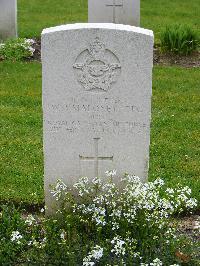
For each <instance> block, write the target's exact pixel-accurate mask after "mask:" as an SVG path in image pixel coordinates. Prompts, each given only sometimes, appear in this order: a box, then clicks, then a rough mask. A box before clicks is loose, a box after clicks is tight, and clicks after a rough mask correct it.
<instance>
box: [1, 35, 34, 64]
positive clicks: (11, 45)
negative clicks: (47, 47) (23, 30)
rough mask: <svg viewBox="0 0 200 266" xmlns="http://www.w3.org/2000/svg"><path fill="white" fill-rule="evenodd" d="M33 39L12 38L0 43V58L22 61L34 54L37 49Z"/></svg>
mask: <svg viewBox="0 0 200 266" xmlns="http://www.w3.org/2000/svg"><path fill="white" fill-rule="evenodd" d="M34 43H35V41H34V40H32V39H25V38H17V39H10V40H8V41H6V42H5V43H1V44H0V58H2V59H5V60H10V61H21V60H23V59H25V58H29V57H31V56H33V53H34V51H35V49H34V48H33V47H32V45H33V44H34Z"/></svg>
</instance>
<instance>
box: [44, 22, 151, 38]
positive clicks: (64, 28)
mask: <svg viewBox="0 0 200 266" xmlns="http://www.w3.org/2000/svg"><path fill="white" fill-rule="evenodd" d="M80 29H108V30H120V31H129V32H135V33H139V34H143V35H148V36H152V37H153V31H152V30H147V29H143V28H139V27H135V26H130V25H123V24H114V23H75V24H66V25H60V26H56V27H51V28H47V29H44V30H43V31H42V35H44V34H49V33H54V32H59V31H69V30H80Z"/></svg>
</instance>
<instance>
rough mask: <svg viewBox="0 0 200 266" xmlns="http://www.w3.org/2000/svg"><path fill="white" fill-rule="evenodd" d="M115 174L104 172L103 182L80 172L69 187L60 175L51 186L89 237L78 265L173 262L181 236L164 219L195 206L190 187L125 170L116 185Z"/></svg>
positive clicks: (169, 222)
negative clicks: (170, 184) (169, 185)
mask: <svg viewBox="0 0 200 266" xmlns="http://www.w3.org/2000/svg"><path fill="white" fill-rule="evenodd" d="M115 175H116V172H115V171H108V172H107V176H108V180H107V181H104V182H103V180H102V179H101V178H98V177H95V178H94V179H92V180H89V179H88V178H87V177H83V178H81V179H80V180H79V181H78V182H77V183H76V184H74V186H73V189H69V188H67V186H66V185H65V184H64V183H63V182H62V181H61V180H59V181H58V183H57V184H56V186H55V188H54V189H53V190H51V193H52V195H53V196H54V197H55V198H56V200H58V201H63V202H66V203H67V204H66V205H65V206H63V209H62V212H66V213H67V212H69V205H70V206H71V210H70V211H72V212H73V215H74V216H76V217H77V219H78V222H79V223H80V224H81V228H82V230H85V231H86V232H87V234H88V238H90V239H93V241H92V243H91V241H90V243H91V246H90V247H89V248H90V251H89V252H88V255H87V256H85V258H84V259H83V265H96V264H97V263H100V264H101V263H102V265H106V264H103V263H105V262H106V263H108V262H111V261H112V263H114V264H115V265H145V266H146V265H155V266H156V265H171V264H169V261H170V263H171V262H173V263H176V262H177V260H176V258H175V256H174V254H175V251H176V249H177V248H178V245H179V241H180V240H179V239H178V238H177V235H176V234H175V223H174V222H172V219H169V218H171V217H172V216H173V215H174V214H178V213H181V212H182V211H183V210H184V209H189V210H190V211H191V210H192V209H193V208H194V207H196V206H197V201H196V200H195V199H193V198H191V197H190V194H191V190H190V189H189V188H188V187H183V188H182V187H180V186H177V187H176V188H173V189H172V188H166V186H165V184H164V181H163V180H162V179H157V180H155V181H154V182H148V183H142V182H141V181H140V178H139V177H136V176H130V175H125V177H124V178H122V180H121V182H120V184H118V185H116V184H115V183H114V182H113V179H114V176H115ZM72 190H73V192H72ZM74 190H75V191H74ZM59 213H61V211H60V210H59ZM83 228H84V229H83ZM97 243H98V245H97ZM92 244H93V246H92Z"/></svg>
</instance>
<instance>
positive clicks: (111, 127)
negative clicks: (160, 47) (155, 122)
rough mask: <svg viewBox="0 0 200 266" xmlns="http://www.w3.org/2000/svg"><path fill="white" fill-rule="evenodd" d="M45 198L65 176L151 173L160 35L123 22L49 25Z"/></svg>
mask: <svg viewBox="0 0 200 266" xmlns="http://www.w3.org/2000/svg"><path fill="white" fill-rule="evenodd" d="M42 63H43V74H42V75H43V116H44V165H45V194H46V204H47V206H51V198H50V195H49V185H50V184H53V183H55V182H56V180H57V179H58V178H61V179H62V180H64V181H65V183H66V184H68V185H69V186H71V185H72V184H74V183H75V182H76V181H77V180H78V179H79V177H81V176H87V177H95V176H101V177H104V176H105V171H106V170H111V169H116V170H117V174H118V176H121V177H122V176H123V175H124V173H125V172H128V173H130V174H135V175H138V176H140V177H142V178H143V180H144V181H145V180H146V179H147V175H148V162H149V143H150V117H151V93H152V66H153V33H152V31H150V30H145V29H141V28H136V27H132V26H124V25H117V24H73V25H64V26H59V27H55V28H49V29H45V30H43V33H42Z"/></svg>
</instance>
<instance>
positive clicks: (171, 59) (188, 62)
mask: <svg viewBox="0 0 200 266" xmlns="http://www.w3.org/2000/svg"><path fill="white" fill-rule="evenodd" d="M33 48H34V49H35V52H34V55H33V57H32V58H31V59H29V60H36V61H41V40H40V39H37V40H36V39H35V43H34V44H33ZM154 65H160V66H181V67H185V68H196V67H200V51H196V52H194V53H192V54H191V55H188V56H179V55H174V54H170V53H161V51H160V49H159V47H155V48H154Z"/></svg>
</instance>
